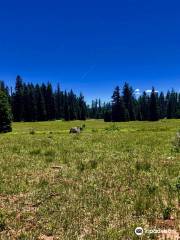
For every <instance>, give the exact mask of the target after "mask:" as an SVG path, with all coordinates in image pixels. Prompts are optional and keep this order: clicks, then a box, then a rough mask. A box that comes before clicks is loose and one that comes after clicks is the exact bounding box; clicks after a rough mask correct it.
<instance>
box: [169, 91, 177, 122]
mask: <svg viewBox="0 0 180 240" xmlns="http://www.w3.org/2000/svg"><path fill="white" fill-rule="evenodd" d="M167 98H168V103H167V118H169V119H170V118H176V111H177V94H176V93H175V91H174V90H173V89H172V91H171V93H170V94H169V95H168V96H167Z"/></svg>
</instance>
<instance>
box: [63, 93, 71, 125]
mask: <svg viewBox="0 0 180 240" xmlns="http://www.w3.org/2000/svg"><path fill="white" fill-rule="evenodd" d="M69 115H70V114H69V105H68V95H67V92H66V91H65V93H64V120H65V121H69V120H70V116H69Z"/></svg>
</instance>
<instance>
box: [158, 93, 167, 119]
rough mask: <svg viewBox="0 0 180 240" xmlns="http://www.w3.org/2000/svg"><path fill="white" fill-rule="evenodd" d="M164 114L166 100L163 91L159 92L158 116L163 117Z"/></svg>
mask: <svg viewBox="0 0 180 240" xmlns="http://www.w3.org/2000/svg"><path fill="white" fill-rule="evenodd" d="M165 116H166V102H165V97H164V93H163V92H161V93H160V95H159V118H160V119H162V118H165Z"/></svg>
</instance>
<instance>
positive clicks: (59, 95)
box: [3, 76, 87, 122]
mask: <svg viewBox="0 0 180 240" xmlns="http://www.w3.org/2000/svg"><path fill="white" fill-rule="evenodd" d="M3 86H4V83H3ZM4 91H6V93H7V94H9V91H8V89H7V88H6V87H4ZM9 99H10V100H9V101H10V104H11V106H12V113H13V120H14V121H17V122H19V121H47V120H55V119H65V120H66V121H68V120H76V119H79V120H85V119H86V115H87V109H86V103H85V100H84V96H83V95H82V94H80V95H79V96H76V94H74V93H73V91H72V90H71V91H70V92H66V91H65V92H63V91H61V90H60V86H59V85H58V86H57V88H56V89H55V90H53V87H52V85H51V83H47V84H44V83H43V84H41V85H39V84H36V85H34V84H32V83H28V84H26V83H24V82H23V80H22V78H21V77H20V76H17V78H16V84H15V90H14V91H11V94H9Z"/></svg>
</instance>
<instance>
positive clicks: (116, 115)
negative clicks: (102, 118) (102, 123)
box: [112, 86, 129, 122]
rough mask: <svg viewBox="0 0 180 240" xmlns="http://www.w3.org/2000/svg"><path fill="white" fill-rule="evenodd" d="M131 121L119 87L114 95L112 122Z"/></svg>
mask: <svg viewBox="0 0 180 240" xmlns="http://www.w3.org/2000/svg"><path fill="white" fill-rule="evenodd" d="M127 120H129V116H128V112H127V109H126V108H125V105H124V101H123V98H122V97H121V96H120V88H119V86H117V87H116V88H115V90H114V92H113V95H112V121H113V122H123V121H127Z"/></svg>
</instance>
